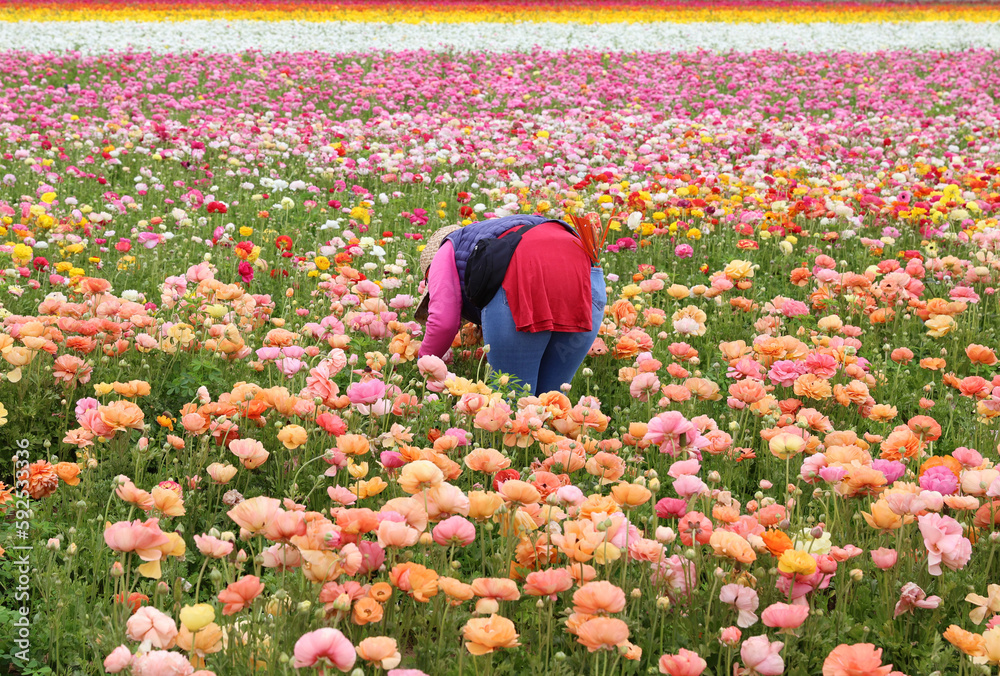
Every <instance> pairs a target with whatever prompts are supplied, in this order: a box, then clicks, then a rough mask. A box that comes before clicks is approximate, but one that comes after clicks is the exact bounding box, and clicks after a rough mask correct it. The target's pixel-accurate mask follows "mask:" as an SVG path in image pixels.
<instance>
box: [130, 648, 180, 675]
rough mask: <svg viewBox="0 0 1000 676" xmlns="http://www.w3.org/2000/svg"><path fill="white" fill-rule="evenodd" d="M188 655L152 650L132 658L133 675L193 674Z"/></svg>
mask: <svg viewBox="0 0 1000 676" xmlns="http://www.w3.org/2000/svg"><path fill="white" fill-rule="evenodd" d="M192 674H194V667H192V666H191V663H190V662H189V661H188V659H187V657H185V656H184V655H182V654H181V653H175V652H171V651H169V650H152V651H150V652H148V653H141V654H138V655H136V656H135V657H133V658H132V676H192Z"/></svg>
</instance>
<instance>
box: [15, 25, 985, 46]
mask: <svg viewBox="0 0 1000 676" xmlns="http://www.w3.org/2000/svg"><path fill="white" fill-rule="evenodd" d="M126 47H128V48H132V49H135V50H143V51H145V50H152V51H157V52H175V51H178V50H203V51H215V52H239V51H244V50H248V49H259V50H262V51H264V52H283V51H312V50H316V51H321V52H353V51H365V50H373V49H374V50H407V49H432V50H463V51H464V50H488V51H520V50H530V49H532V48H535V47H541V48H544V49H573V48H591V49H605V50H614V51H650V50H652V51H685V50H695V49H710V50H720V51H729V50H735V51H753V50H757V49H784V50H792V51H840V50H844V51H855V52H859V51H860V52H870V51H879V50H892V49H935V50H962V49H967V48H970V47H981V48H989V49H1000V26H998V25H996V24H991V23H972V22H964V21H956V22H914V23H846V24H832V23H812V24H787V23H763V24H742V23H734V24H727V23H686V24H678V23H666V22H659V23H636V24H594V25H586V24H572V23H541V22H540V23H518V24H495V23H453V24H391V23H374V22H372V23H361V22H328V23H309V22H298V21H277V22H260V21H183V22H175V23H142V22H132V21H117V22H104V21H81V22H54V23H44V22H13V23H0V49H18V50H30V51H37V52H45V51H51V50H55V51H64V50H79V51H81V52H84V53H99V52H106V51H111V50H123V49H125V48H126Z"/></svg>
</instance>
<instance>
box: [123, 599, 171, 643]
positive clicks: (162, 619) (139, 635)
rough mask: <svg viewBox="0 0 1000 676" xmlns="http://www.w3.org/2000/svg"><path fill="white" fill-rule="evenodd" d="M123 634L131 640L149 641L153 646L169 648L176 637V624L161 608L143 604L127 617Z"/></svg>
mask: <svg viewBox="0 0 1000 676" xmlns="http://www.w3.org/2000/svg"><path fill="white" fill-rule="evenodd" d="M125 635H126V636H128V637H129V638H130V639H132V640H133V641H139V642H142V641H149V643H150V645H152V646H153V647H154V648H159V649H161V650H169V649H170V648H172V647H173V646H174V642H175V640H176V639H177V625H176V624H175V623H174V620H173V618H171V617H170V616H169V615H167V614H166V613H164V612H163V611H162V610H157V609H156V608H154V607H153V606H143V607H141V608H139V610H137V611H135V614H134V615H132V617H130V618H128V622H127V623H126V625H125Z"/></svg>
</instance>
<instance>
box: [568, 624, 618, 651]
mask: <svg viewBox="0 0 1000 676" xmlns="http://www.w3.org/2000/svg"><path fill="white" fill-rule="evenodd" d="M628 637H629V629H628V625H627V624H625V622H624V621H623V620H619V619H618V618H617V617H594V618H591V619H589V620H587V621H586V622H584V623H583V624H581V625H580V626H579V627H578V628H577V630H576V640H577V641H578V642H579V643H581V644H582V645H583V646H585V647H586V648H587V650H588V651H589V652H596V651H598V650H616V649H617V648H618V646H620V645H623V644H624V643H625V642H627V641H628Z"/></svg>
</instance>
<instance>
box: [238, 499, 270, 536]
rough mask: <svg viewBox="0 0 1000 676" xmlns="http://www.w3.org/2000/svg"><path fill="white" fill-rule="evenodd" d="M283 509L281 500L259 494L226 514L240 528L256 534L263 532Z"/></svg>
mask: <svg viewBox="0 0 1000 676" xmlns="http://www.w3.org/2000/svg"><path fill="white" fill-rule="evenodd" d="M280 509H281V502H280V501H279V500H277V499H275V498H269V497H266V496H263V495H261V496H257V497H255V498H250V499H249V500H244V501H243V502H241V503H239V504H238V505H236V506H235V507H233V508H232V509H230V510H229V511H228V512H226V514H228V515H229V518H230V519H232V520H233V521H235V522H236V524H237V525H238V526H239V527H240V528H245V529H246V530H248V531H250V533H252V534H254V535H256V534H258V533H262V532H263V531H264V530H265V529H266V528H267V526H268V524H270V523H271V521H272V519H274V517H275V515H276V514H277V513H278V511H279V510H280Z"/></svg>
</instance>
